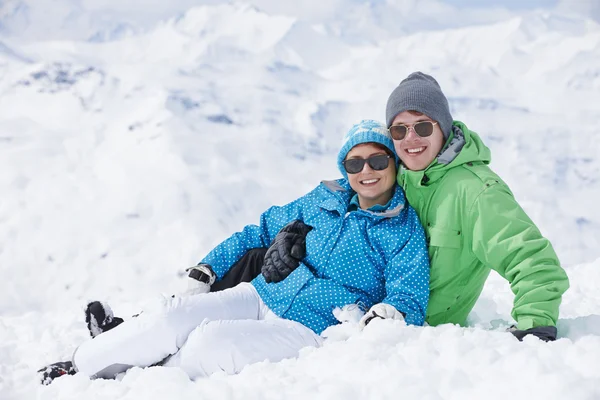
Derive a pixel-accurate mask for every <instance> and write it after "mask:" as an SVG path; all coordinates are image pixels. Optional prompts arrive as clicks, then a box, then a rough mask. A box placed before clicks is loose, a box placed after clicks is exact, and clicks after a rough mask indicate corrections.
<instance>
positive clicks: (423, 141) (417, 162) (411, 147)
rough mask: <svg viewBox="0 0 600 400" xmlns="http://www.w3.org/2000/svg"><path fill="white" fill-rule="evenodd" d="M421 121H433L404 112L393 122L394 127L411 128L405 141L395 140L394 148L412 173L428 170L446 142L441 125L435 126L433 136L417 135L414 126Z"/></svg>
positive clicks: (423, 115)
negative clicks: (403, 126) (404, 126)
mask: <svg viewBox="0 0 600 400" xmlns="http://www.w3.org/2000/svg"><path fill="white" fill-rule="evenodd" d="M421 121H433V120H432V119H431V118H429V117H428V116H427V115H425V114H421V115H415V114H411V113H410V112H409V111H403V112H401V113H400V114H398V115H396V118H394V121H393V122H392V125H400V124H403V125H407V126H410V127H411V128H410V129H409V130H408V133H407V134H406V136H405V137H404V139H402V140H394V148H395V149H396V153H398V157H400V160H402V162H403V163H404V165H405V166H406V168H408V169H410V170H412V171H421V170H424V169H425V168H427V167H428V166H429V164H431V162H432V161H433V160H434V159H435V158H436V157H437V155H438V153H439V152H440V150H441V149H442V146H443V145H444V142H445V139H444V135H443V134H442V130H441V129H440V125H439V124H435V125H434V127H433V133H432V134H431V136H428V137H421V136H419V135H417V134H416V133H415V131H414V129H412V126H413V124H415V123H417V122H421ZM434 122H435V121H434Z"/></svg>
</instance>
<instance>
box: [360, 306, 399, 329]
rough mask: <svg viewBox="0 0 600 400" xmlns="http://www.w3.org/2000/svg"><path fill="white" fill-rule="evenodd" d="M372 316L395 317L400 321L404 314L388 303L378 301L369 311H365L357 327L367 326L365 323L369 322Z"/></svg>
mask: <svg viewBox="0 0 600 400" xmlns="http://www.w3.org/2000/svg"><path fill="white" fill-rule="evenodd" d="M374 318H381V319H397V320H400V321H402V320H404V314H402V313H401V312H400V311H398V310H396V309H395V308H394V307H393V306H391V305H389V304H385V303H378V304H375V305H374V306H373V307H371V308H370V309H369V311H367V312H366V313H365V315H364V316H363V317H362V318H361V319H360V321H359V322H358V327H359V328H360V329H364V327H365V326H367V324H368V323H369V322H371V321H372V320H373V319H374Z"/></svg>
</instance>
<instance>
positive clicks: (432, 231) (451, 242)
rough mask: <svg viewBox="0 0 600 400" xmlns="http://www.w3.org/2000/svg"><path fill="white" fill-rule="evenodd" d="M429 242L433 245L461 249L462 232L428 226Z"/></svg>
mask: <svg viewBox="0 0 600 400" xmlns="http://www.w3.org/2000/svg"><path fill="white" fill-rule="evenodd" d="M427 242H428V244H429V246H432V247H442V248H449V249H460V243H461V233H460V231H458V230H453V229H445V228H437V227H428V229H427Z"/></svg>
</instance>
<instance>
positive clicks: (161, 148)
mask: <svg viewBox="0 0 600 400" xmlns="http://www.w3.org/2000/svg"><path fill="white" fill-rule="evenodd" d="M521 3H524V2H521ZM534 3H535V4H534ZM572 3H573V2H566V1H563V2H558V3H557V4H556V5H554V4H546V5H544V4H542V2H532V4H531V7H525V6H523V5H521V6H519V7H517V8H514V9H511V8H507V7H503V5H502V4H492V3H490V5H489V7H488V8H486V7H477V8H474V7H472V6H470V5H469V2H467V1H463V2H460V1H452V2H449V3H441V2H437V1H433V0H428V1H426V2H417V1H414V0H402V1H394V2H392V1H384V0H381V1H372V2H368V3H365V2H359V1H355V0H336V1H332V2H317V1H309V2H302V7H300V6H299V4H300V3H299V2H282V1H272V0H256V1H254V2H253V3H251V4H250V3H244V4H242V3H235V2H218V1H202V2H199V1H191V0H174V1H171V2H168V3H166V2H159V1H153V2H146V1H143V2H142V1H128V2H112V1H106V0H60V1H56V0H53V1H50V0H35V1H33V0H8V1H4V2H2V3H0V193H2V198H1V200H0V274H1V275H0V276H2V279H1V280H0V281H1V282H2V283H1V286H0V288H1V290H0V399H3V400H4V399H6V400H17V399H19V400H20V399H32V398H38V399H71V398H72V399H80V398H85V399H91V400H94V399H134V398H136V399H137V398H146V399H163V398H178V399H188V398H189V399H192V398H193V399H198V398H211V399H212V398H219V399H220V398H223V399H236V398H243V399H245V400H246V399H253V398H260V399H262V398H290V399H304V398H317V399H318V398H327V399H329V398H344V399H354V398H356V399H358V398H365V397H367V398H377V399H386V398H399V397H404V398H421V399H479V398H489V399H496V398H498V399H506V398H511V399H530V398H531V397H532V396H536V397H538V396H539V397H544V398H548V399H562V398H571V399H586V400H587V399H595V398H600V384H599V383H598V382H600V372H598V368H597V361H596V360H597V359H599V358H600V314H598V310H599V309H600V294H599V293H600V291H599V290H598V285H599V284H598V282H600V209H599V208H598V207H597V201H598V198H599V197H598V193H599V192H600V181H599V179H598V177H599V176H600V161H599V157H598V153H599V151H600V145H599V144H598V143H599V139H600V131H599V129H598V124H597V121H598V119H599V118H600V109H599V108H598V106H597V105H598V104H600V25H598V23H599V22H598V21H599V20H600V17H598V15H597V14H598V12H597V11H598V6H597V2H594V1H591V0H589V1H588V0H586V1H581V2H576V3H577V6H572ZM507 4H508V3H507ZM414 70H423V71H425V72H430V73H432V74H434V76H436V78H437V79H438V80H439V81H440V84H441V85H442V88H443V89H444V91H445V92H446V93H447V95H448V97H449V100H450V103H451V107H452V111H453V115H454V117H455V118H456V119H459V120H462V121H464V122H465V123H466V124H467V125H468V126H469V127H470V128H472V129H474V130H475V131H477V132H479V133H480V134H481V135H482V137H483V139H484V141H485V142H486V143H487V144H488V145H489V146H490V147H491V149H492V156H493V162H492V167H493V168H494V170H496V171H497V172H498V173H499V174H500V175H501V176H502V178H503V179H504V180H505V181H506V182H507V183H508V184H509V185H510V187H511V189H512V190H513V192H514V194H515V196H516V197H517V199H518V200H519V201H520V203H521V204H522V206H523V207H524V208H525V210H526V211H527V212H528V214H529V215H530V216H531V218H532V219H533V220H534V221H535V222H536V223H537V224H538V226H539V228H540V229H541V230H542V232H543V233H544V234H545V235H546V236H547V237H549V238H550V239H551V241H552V243H553V245H554V247H555V249H556V250H557V252H558V254H559V257H560V259H561V261H562V263H563V265H564V267H565V269H566V270H567V273H568V275H569V278H570V281H571V288H570V289H569V291H568V292H567V293H566V295H565V296H564V298H563V304H562V306H561V316H560V320H559V324H558V328H559V336H560V339H559V340H558V341H556V342H554V343H540V342H539V341H537V340H534V339H529V338H528V339H526V340H525V341H524V342H523V343H519V342H518V341H516V340H515V339H514V338H513V337H512V336H511V335H510V334H508V333H506V332H505V329H506V328H507V327H508V326H509V325H510V324H511V323H512V319H511V317H510V310H511V304H512V299H513V295H512V293H511V292H510V288H509V286H508V285H507V284H506V282H505V281H504V280H503V279H502V278H500V277H499V276H497V275H495V274H493V275H492V276H491V277H490V279H489V280H488V282H487V284H486V288H485V289H484V292H483V294H482V296H481V298H480V299H479V301H478V303H477V304H476V306H475V309H474V310H473V312H472V313H471V315H470V316H469V326H468V327H467V328H459V327H455V326H449V325H447V326H440V327H435V328H432V327H424V328H416V327H406V326H404V325H403V324H401V323H399V322H396V321H375V323H373V324H372V325H369V326H368V327H367V329H365V330H364V331H363V332H358V331H357V330H356V328H355V327H354V326H352V325H343V326H338V327H335V328H333V329H331V330H330V332H328V333H329V339H328V340H327V341H326V345H325V346H324V347H323V348H321V349H317V350H314V349H306V350H305V351H303V352H302V354H301V356H300V357H299V358H298V359H297V360H286V361H283V362H280V363H277V364H269V363H259V364H256V365H252V366H249V367H247V368H246V369H244V371H243V372H242V373H241V374H240V375H238V376H225V375H221V374H216V375H214V376H212V377H210V378H208V379H201V380H197V381H195V382H194V381H190V380H189V379H188V378H187V377H186V376H185V375H184V374H183V372H182V371H180V370H177V369H168V368H148V369H133V370H131V371H129V372H128V373H127V374H125V375H124V376H122V377H121V378H120V379H119V380H117V381H103V380H96V381H90V380H88V379H86V378H85V377H83V376H69V377H65V378H61V379H58V380H57V381H56V382H55V383H53V384H52V385H50V386H48V387H42V386H40V385H38V383H37V377H36V374H35V371H36V370H37V369H38V368H40V367H42V366H43V365H45V364H48V363H50V362H54V361H58V360H64V359H68V358H69V357H70V355H71V354H72V352H73V351H74V349H75V348H76V346H77V344H79V343H81V342H82V341H84V340H87V339H88V333H87V330H86V327H85V321H84V316H83V311H82V310H83V307H84V306H85V304H86V302H87V301H88V300H92V299H98V300H102V301H106V302H108V303H109V304H111V306H112V308H113V310H114V311H115V315H118V316H123V317H127V316H129V315H132V314H135V313H136V312H138V311H139V310H140V309H142V308H143V307H144V305H147V304H150V303H152V302H155V301H157V300H159V299H160V298H161V296H162V295H170V294H172V293H176V292H180V291H182V290H185V288H186V278H185V277H184V276H183V270H184V269H185V268H186V267H188V266H190V265H194V264H195V263H196V262H198V261H199V260H200V259H201V258H202V257H203V255H205V254H206V253H207V252H208V251H209V250H210V249H211V247H212V246H214V245H216V244H217V243H219V242H220V241H221V240H223V239H224V238H226V237H227V236H228V235H230V234H231V233H233V232H235V231H237V230H239V229H241V228H242V227H243V226H244V225H245V224H248V223H256V222H257V220H258V215H259V214H260V213H261V212H262V211H263V210H265V209H266V208H268V207H269V206H271V205H273V204H283V203H286V202H288V201H291V200H293V199H294V198H296V197H298V196H300V195H302V194H304V193H306V192H307V191H308V190H310V189H312V188H313V187H314V186H315V185H317V184H318V182H319V181H320V180H322V179H332V178H337V177H339V172H338V171H337V168H336V164H335V155H336V154H337V150H338V146H339V143H340V140H341V137H342V135H343V133H344V132H345V131H346V130H347V129H348V128H349V127H350V126H351V125H352V124H353V123H354V122H356V121H358V120H360V119H365V118H374V119H379V120H382V119H383V118H384V109H385V101H386V99H387V96H388V94H389V93H390V92H391V90H392V89H393V88H394V87H395V85H397V84H398V83H399V81H400V80H401V79H402V78H403V77H405V76H406V75H407V74H408V73H410V72H412V71H414Z"/></svg>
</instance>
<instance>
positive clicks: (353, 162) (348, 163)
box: [342, 154, 392, 174]
mask: <svg viewBox="0 0 600 400" xmlns="http://www.w3.org/2000/svg"><path fill="white" fill-rule="evenodd" d="M390 158H392V156H390V155H388V154H378V155H376V156H372V157H369V158H349V159H347V160H344V161H342V164H343V165H344V169H345V170H346V172H347V173H349V174H358V173H359V172H360V171H362V170H363V168H364V167H365V163H367V164H369V167H371V168H372V169H374V170H375V171H383V170H384V169H386V168H387V167H388V165H389V164H390Z"/></svg>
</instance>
